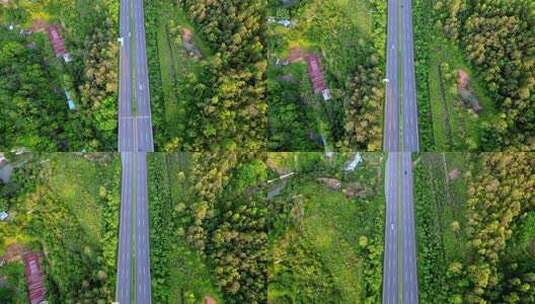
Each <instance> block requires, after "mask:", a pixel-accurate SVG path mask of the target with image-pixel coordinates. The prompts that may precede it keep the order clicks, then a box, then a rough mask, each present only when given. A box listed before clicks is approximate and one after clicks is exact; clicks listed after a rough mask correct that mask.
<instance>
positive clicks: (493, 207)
mask: <svg viewBox="0 0 535 304" xmlns="http://www.w3.org/2000/svg"><path fill="white" fill-rule="evenodd" d="M417 162H418V165H417V166H416V169H415V178H416V221H417V239H418V244H419V248H418V267H419V269H418V273H419V285H420V300H421V301H422V302H425V303H533V301H535V291H534V289H533V285H534V284H535V266H534V265H535V247H534V245H535V225H534V223H535V204H534V202H535V200H534V198H533V193H535V170H534V169H533V168H535V155H533V154H528V153H492V154H461V153H449V154H438V153H434V154H423V155H421V156H420V158H419V159H418V160H417Z"/></svg>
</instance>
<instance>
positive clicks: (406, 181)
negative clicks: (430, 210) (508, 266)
mask: <svg viewBox="0 0 535 304" xmlns="http://www.w3.org/2000/svg"><path fill="white" fill-rule="evenodd" d="M413 45H414V43H413V30H412V8H411V0H399V1H397V0H389V3H388V38H387V62H386V69H387V71H386V73H387V76H386V77H387V79H388V81H387V83H386V101H385V124H384V128H385V130H384V146H383V147H384V151H386V152H389V154H388V159H387V163H386V177H385V192H386V193H385V197H386V216H385V252H384V266H383V267H384V272H383V303H385V304H398V303H410V304H416V303H418V277H417V267H416V236H415V221H414V195H413V191H414V185H413V174H412V154H411V152H418V151H419V138H418V111H417V107H416V90H415V77H414V48H413ZM400 57H401V58H400ZM400 63H401V68H400ZM400 71H401V74H400ZM400 77H401V79H400ZM400 80H401V85H402V90H401V92H402V96H400V95H399V93H400V90H399V85H400ZM400 98H402V99H403V103H402V109H400V105H399V99H400ZM400 115H401V116H402V118H401V120H402V126H400ZM400 138H402V142H401V143H400Z"/></svg>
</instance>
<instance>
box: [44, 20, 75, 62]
mask: <svg viewBox="0 0 535 304" xmlns="http://www.w3.org/2000/svg"><path fill="white" fill-rule="evenodd" d="M47 32H48V39H49V40H50V43H51V44H52V48H53V49H54V54H56V57H62V58H63V60H65V62H70V61H71V56H70V54H69V53H68V52H67V50H66V49H65V41H63V38H62V37H61V35H60V33H59V26H58V25H51V26H49V27H48V29H47Z"/></svg>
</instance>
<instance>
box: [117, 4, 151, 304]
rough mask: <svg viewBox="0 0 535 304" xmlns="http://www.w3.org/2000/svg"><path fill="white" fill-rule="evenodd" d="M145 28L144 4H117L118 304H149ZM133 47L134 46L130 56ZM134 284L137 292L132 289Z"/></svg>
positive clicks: (148, 120)
mask: <svg viewBox="0 0 535 304" xmlns="http://www.w3.org/2000/svg"><path fill="white" fill-rule="evenodd" d="M143 23H144V18H143V3H142V0H121V17H120V33H121V37H122V38H123V43H122V46H121V52H120V54H121V55H120V56H121V57H120V91H119V113H118V116H119V130H118V131H119V136H118V140H119V142H118V145H119V151H120V152H121V159H122V170H123V171H122V177H121V178H122V182H121V215H120V228H119V248H118V254H117V258H118V262H117V265H118V266H117V268H118V269H117V292H116V300H117V302H119V303H121V304H123V303H128V304H130V303H143V304H145V303H149V304H150V303H151V277H150V245H149V220H148V219H149V216H148V190H147V189H148V185H147V162H146V161H147V160H146V153H145V152H152V151H154V143H153V134H152V120H151V112H150V97H149V86H148V73H147V58H146V54H145V29H144V25H143ZM132 39H133V40H132ZM131 43H134V47H135V50H134V52H132V49H131ZM133 53H134V55H135V56H133ZM132 66H134V69H132ZM133 73H135V75H134V74H133ZM134 79H135V83H134ZM134 98H135V101H136V102H135V104H134V103H133V100H134ZM134 105H135V106H134ZM134 244H135V245H134ZM134 253H135V254H134ZM133 269H135V271H134V270H133ZM133 282H135V286H132V285H133ZM134 292H135V294H134ZM134 295H135V297H134Z"/></svg>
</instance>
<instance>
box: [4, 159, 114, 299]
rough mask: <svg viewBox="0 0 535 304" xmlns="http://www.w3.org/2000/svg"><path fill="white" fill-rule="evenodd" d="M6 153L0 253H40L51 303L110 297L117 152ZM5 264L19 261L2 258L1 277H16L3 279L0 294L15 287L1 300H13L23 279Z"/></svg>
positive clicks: (21, 291) (19, 294)
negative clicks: (3, 274)
mask: <svg viewBox="0 0 535 304" xmlns="http://www.w3.org/2000/svg"><path fill="white" fill-rule="evenodd" d="M8 159H9V160H10V162H11V164H13V166H14V167H15V169H14V171H13V175H12V176H11V180H10V182H9V183H7V184H2V183H0V199H1V200H2V201H3V203H4V204H5V207H6V210H7V211H8V213H9V218H8V220H7V221H5V222H0V233H1V235H2V238H0V255H3V254H5V252H6V249H7V248H8V247H12V246H19V247H21V248H22V250H23V251H25V250H32V251H34V252H38V253H42V254H43V259H42V264H43V265H42V267H43V268H44V272H45V276H46V280H47V282H46V288H47V292H48V300H49V301H50V302H51V303H109V302H112V301H113V299H114V298H115V274H116V267H115V264H116V250H117V234H118V229H117V228H118V218H119V200H120V198H119V186H120V185H119V183H120V161H119V158H118V156H117V155H115V154H105V153H102V154H98V153H95V154H83V155H82V154H61V153H59V154H23V155H9V156H8ZM18 263H20V262H18ZM11 267H13V268H14V267H23V266H22V264H20V266H14V265H13V266H11V263H9V264H8V268H7V269H6V270H5V271H8V272H10V273H9V274H8V282H17V281H16V280H18V283H12V284H13V285H11V283H8V285H7V287H2V292H7V293H10V292H15V293H16V294H17V296H13V297H9V298H10V300H9V301H7V303H19V302H17V299H22V298H23V297H25V296H26V289H25V288H26V281H25V278H24V276H23V274H21V273H20V272H18V279H17V276H15V275H14V273H15V272H11V271H15V269H13V268H11ZM9 269H11V270H9ZM2 271H4V270H2ZM11 275H13V277H12V276H11ZM21 280H22V282H21ZM15 284H16V285H15ZM17 285H18V289H14V288H17ZM21 286H23V287H22V289H21ZM25 301H27V300H25ZM2 303H4V302H2Z"/></svg>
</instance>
